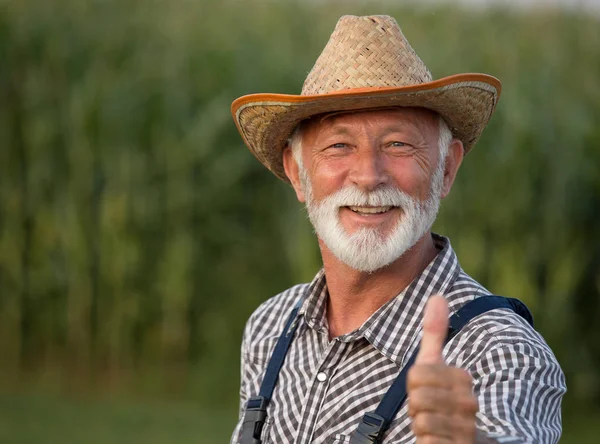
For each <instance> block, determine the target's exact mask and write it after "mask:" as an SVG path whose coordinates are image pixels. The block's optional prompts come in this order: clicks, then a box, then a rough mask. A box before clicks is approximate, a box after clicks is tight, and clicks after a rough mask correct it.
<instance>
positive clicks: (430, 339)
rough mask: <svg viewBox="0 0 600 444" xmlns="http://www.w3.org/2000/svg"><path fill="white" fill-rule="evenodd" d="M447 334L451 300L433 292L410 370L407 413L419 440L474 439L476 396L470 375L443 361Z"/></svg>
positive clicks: (425, 443) (420, 442) (430, 443)
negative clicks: (421, 335) (418, 347)
mask: <svg viewBox="0 0 600 444" xmlns="http://www.w3.org/2000/svg"><path fill="white" fill-rule="evenodd" d="M447 334H448V304H447V302H446V300H445V299H444V297H442V296H433V297H431V298H430V299H429V300H428V301H427V305H426V307H425V316H424V320H423V338H422V339H421V348H420V350H419V354H418V355H417V359H416V360H415V364H414V365H413V366H412V368H411V369H410V371H409V372H408V414H409V416H410V417H411V418H412V430H413V432H414V434H415V436H416V437H417V444H433V443H436V444H437V443H439V444H442V443H443V444H446V443H448V444H449V443H461V444H462V443H465V444H466V443H474V442H475V414H476V413H477V410H478V404H477V398H476V397H475V396H474V395H473V392H472V380H471V375H469V373H468V372H467V371H466V370H463V369H460V368H456V367H450V366H447V365H446V364H445V363H444V359H443V357H442V349H443V347H444V342H445V340H446V335H447Z"/></svg>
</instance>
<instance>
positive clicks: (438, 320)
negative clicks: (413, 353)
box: [415, 295, 449, 364]
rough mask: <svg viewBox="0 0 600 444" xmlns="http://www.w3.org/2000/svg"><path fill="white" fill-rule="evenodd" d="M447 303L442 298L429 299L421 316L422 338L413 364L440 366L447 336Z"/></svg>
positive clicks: (438, 296) (433, 297)
mask: <svg viewBox="0 0 600 444" xmlns="http://www.w3.org/2000/svg"><path fill="white" fill-rule="evenodd" d="M448 313H449V311H448V303H447V302H446V299H445V298H444V297H443V296H440V295H436V296H432V297H430V298H429V300H428V301H427V305H426V306H425V314H424V316H423V337H422V338H421V348H420V350H419V354H418V355H417V359H416V361H415V364H441V363H443V362H444V359H443V358H442V349H443V348H444V342H445V341H446V336H447V334H448Z"/></svg>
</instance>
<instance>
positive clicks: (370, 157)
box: [348, 149, 388, 191]
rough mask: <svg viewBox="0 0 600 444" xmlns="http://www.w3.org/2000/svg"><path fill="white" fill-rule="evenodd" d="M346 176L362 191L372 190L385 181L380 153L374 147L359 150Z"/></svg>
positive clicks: (386, 179)
mask: <svg viewBox="0 0 600 444" xmlns="http://www.w3.org/2000/svg"><path fill="white" fill-rule="evenodd" d="M348 178H349V180H350V181H352V183H354V184H355V185H356V186H357V187H359V188H360V189H362V190H363V191H372V190H374V189H376V188H377V187H379V186H381V185H383V184H385V183H387V181H388V175H387V172H386V170H385V164H384V159H383V158H382V155H381V153H380V152H378V150H375V149H365V150H359V151H358V152H357V153H356V154H355V161H354V162H353V163H352V168H351V170H350V174H349V175H348Z"/></svg>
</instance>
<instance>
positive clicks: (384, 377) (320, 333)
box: [231, 235, 566, 444]
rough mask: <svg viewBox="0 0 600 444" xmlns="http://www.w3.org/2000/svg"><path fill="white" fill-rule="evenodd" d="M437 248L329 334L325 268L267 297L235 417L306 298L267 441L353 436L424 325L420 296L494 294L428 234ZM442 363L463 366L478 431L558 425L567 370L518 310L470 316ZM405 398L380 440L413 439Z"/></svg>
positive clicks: (538, 435)
mask: <svg viewBox="0 0 600 444" xmlns="http://www.w3.org/2000/svg"><path fill="white" fill-rule="evenodd" d="M434 240H435V242H436V246H437V247H438V249H440V250H441V251H440V253H439V254H438V255H437V257H436V258H435V259H434V261H433V262H432V263H430V264H429V266H428V267H427V268H426V269H425V271H423V273H422V274H421V275H420V276H419V277H418V278H417V279H415V280H414V281H413V282H412V283H411V284H410V285H409V286H408V287H407V288H406V289H405V290H404V291H402V293H400V294H399V295H398V296H397V297H396V298H394V299H393V300H391V301H389V302H388V303H387V304H385V305H384V306H382V307H381V308H380V309H379V310H377V312H375V313H374V314H373V315H372V316H371V317H370V318H369V319H368V320H367V321H366V322H365V323H364V324H363V325H362V326H361V327H360V328H359V329H358V330H355V331H353V332H351V333H349V334H346V335H343V336H340V337H338V338H335V339H334V340H331V341H330V340H329V339H328V328H327V319H326V315H325V308H326V300H327V286H326V281H325V275H324V272H323V270H321V271H319V273H318V274H317V275H316V276H315V278H314V280H313V281H312V283H310V284H302V285H296V286H294V287H292V288H290V289H288V290H286V291H284V292H283V293H281V294H279V295H277V296H275V297H273V298H271V299H269V300H268V301H266V302H265V303H263V304H262V305H261V306H260V307H259V308H258V309H257V310H256V311H255V312H254V314H253V315H252V316H251V317H250V319H249V321H248V323H247V325H246V330H245V332H244V339H243V343H242V382H241V392H240V395H241V411H240V423H238V426H237V427H236V429H235V431H234V433H233V437H232V441H231V442H232V443H237V442H238V439H239V432H240V426H241V419H242V417H243V407H244V405H245V402H246V400H247V399H248V398H249V397H250V396H254V395H257V394H258V391H259V387H260V384H261V381H262V378H263V376H264V372H265V369H266V366H267V363H268V361H269V358H270V357H271V353H272V352H273V348H274V347H275V343H276V342H277V339H278V337H279V335H280V334H281V331H282V330H283V328H284V324H285V322H286V320H287V318H288V316H289V313H290V312H291V310H292V308H293V306H294V305H295V303H296V301H298V300H299V298H303V303H302V307H301V308H300V311H299V312H298V319H297V322H298V323H299V325H298V330H297V332H296V336H295V338H294V341H293V342H292V345H291V347H290V350H289V352H288V354H287V357H286V360H285V363H284V365H283V368H282V369H281V372H280V374H279V380H278V383H277V386H276V387H275V392H274V394H273V399H272V400H271V403H270V404H269V407H268V420H267V423H266V424H265V426H264V428H263V434H262V440H263V443H264V444H288V443H289V444H292V443H294V444H307V443H313V444H337V443H347V442H349V439H350V435H351V434H352V433H353V432H354V430H355V429H356V427H357V426H358V423H359V421H360V419H361V417H362V415H363V414H364V413H365V412H367V411H373V410H375V408H376V407H377V405H378V404H379V402H380V401H381V398H382V397H383V395H384V393H385V392H386V391H387V390H388V388H389V387H390V385H391V384H392V382H393V381H394V379H395V378H396V376H397V375H398V373H399V371H400V369H401V368H402V366H403V365H404V362H406V360H407V359H409V358H410V356H411V354H412V351H413V350H414V349H415V347H416V345H417V344H418V342H419V340H420V337H421V334H422V325H421V320H422V315H423V309H424V306H425V301H426V300H427V298H428V297H429V296H430V295H433V294H436V293H440V294H443V295H445V297H446V299H447V300H448V303H449V306H450V311H451V312H455V311H456V310H458V309H459V308H460V307H461V306H463V305H464V304H465V303H467V302H469V301H471V300H473V299H475V298H477V297H479V296H482V295H487V294H490V293H489V292H488V291H487V290H486V289H485V288H484V287H482V286H481V285H480V284H478V283H477V282H476V281H474V280H473V279H472V278H471V277H469V276H468V275H467V274H466V273H465V272H464V271H463V270H462V269H461V268H460V265H459V263H458V260H457V258H456V255H455V253H454V251H453V250H452V247H451V246H450V242H449V241H448V239H446V238H443V237H440V236H437V235H434ZM444 356H445V360H446V362H447V363H448V364H450V365H454V366H457V367H462V368H465V369H468V370H469V371H470V373H471V375H472V376H473V380H474V391H475V393H476V395H477V397H478V400H479V409H480V412H479V413H478V415H477V426H478V441H480V442H500V443H504V442H507V443H508V442H510V443H555V442H557V441H558V439H559V437H560V433H561V413H560V401H561V398H562V395H563V394H564V392H565V390H566V387H565V380H564V375H563V373H562V371H561V369H560V366H559V364H558V362H557V361H556V358H555V357H554V355H553V354H552V351H551V350H550V348H549V347H548V345H547V344H546V343H545V341H544V339H543V338H542V337H541V336H540V335H539V334H538V333H537V332H536V331H535V330H533V329H532V328H531V327H530V326H529V325H528V324H527V323H526V322H525V321H524V320H523V319H522V318H521V317H519V316H518V315H516V314H515V313H513V312H512V311H510V310H506V309H498V310H492V311H490V312H488V313H485V314H483V315H481V316H479V317H477V318H475V319H474V320H473V321H472V322H470V323H469V324H468V325H467V326H466V327H465V328H464V329H463V330H462V331H461V333H460V334H458V335H457V336H456V337H455V338H454V339H452V341H450V342H449V343H448V344H447V345H446V347H445V349H444ZM414 441H415V437H414V435H413V433H412V432H411V421H410V418H409V417H408V415H407V407H406V403H405V404H404V406H403V407H402V408H401V409H400V411H399V412H398V414H397V415H396V418H395V420H394V421H393V422H392V424H391V426H390V428H389V430H388V432H387V433H386V435H385V439H384V443H412V442H414Z"/></svg>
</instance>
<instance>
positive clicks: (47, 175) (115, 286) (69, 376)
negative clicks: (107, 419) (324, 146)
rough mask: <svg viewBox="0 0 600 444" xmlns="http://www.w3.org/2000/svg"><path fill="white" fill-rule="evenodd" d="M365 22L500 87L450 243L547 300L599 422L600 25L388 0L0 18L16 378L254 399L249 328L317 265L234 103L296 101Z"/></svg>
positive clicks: (546, 327)
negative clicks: (336, 47)
mask: <svg viewBox="0 0 600 444" xmlns="http://www.w3.org/2000/svg"><path fill="white" fill-rule="evenodd" d="M347 13H354V14H363V13H369V14H373V13H387V14H391V15H393V16H395V17H396V18H397V19H398V21H399V23H400V25H401V26H402V28H403V30H404V33H405V34H406V35H407V37H408V38H409V40H410V41H411V42H412V44H413V46H414V47H415V49H416V51H417V52H418V53H419V54H420V55H421V57H422V58H423V59H424V61H425V63H426V64H427V65H428V66H429V67H430V68H431V70H432V71H433V73H434V77H441V76H444V75H449V74H453V73H457V72H468V71H480V72H488V73H492V74H494V75H496V76H498V77H499V78H500V79H501V80H502V81H503V93H502V97H501V100H500V103H499V106H498V109H497V111H496V114H495V116H494V117H493V119H492V121H491V123H490V126H489V127H488V129H486V131H485V133H484V136H483V138H482V139H481V141H480V142H479V143H478V146H477V148H476V149H475V150H474V151H473V152H472V153H471V154H469V155H468V156H467V157H466V158H465V160H464V164H463V167H462V169H461V171H460V173H459V177H458V180H457V183H456V185H455V188H454V190H453V192H452V193H451V195H450V197H449V198H448V199H447V201H446V202H445V203H444V204H443V206H442V212H441V214H440V217H439V220H438V222H437V224H436V230H437V231H439V232H441V233H444V234H446V235H449V236H450V237H451V239H452V241H453V245H454V247H455V248H456V250H457V251H458V254H459V258H460V259H461V261H462V264H463V267H464V268H465V269H466V271H467V272H469V273H470V274H472V275H473V276H474V277H476V278H477V279H479V280H480V281H482V282H483V283H484V284H486V285H488V286H489V288H490V289H491V290H492V291H494V292H496V293H499V294H505V295H510V296H514V297H519V298H521V299H523V300H524V301H526V302H527V303H528V304H529V305H530V306H531V308H532V309H533V311H534V313H535V316H536V321H537V326H538V329H539V330H540V331H541V332H542V333H543V334H544V335H545V337H546V338H547V339H548V341H549V342H550V344H551V345H552V347H553V349H554V350H555V353H556V354H557V356H558V358H559V360H560V361H561V363H562V365H563V368H564V370H565V372H566V373H567V377H568V384H569V388H570V392H569V395H568V396H569V397H568V398H567V401H566V405H568V406H571V407H570V408H573V409H575V408H576V407H577V408H579V409H581V408H582V406H584V407H585V408H588V407H590V406H595V407H598V406H600V322H598V321H599V320H600V306H599V303H600V298H599V290H600V243H598V242H597V240H596V236H597V234H598V233H599V232H600V218H598V216H597V214H598V211H599V209H600V171H599V165H600V129H599V128H598V122H599V121H600V86H599V84H598V79H600V20H599V18H598V17H594V16H589V15H584V14H575V13H571V14H567V13H559V12H556V11H546V12H544V11H538V12H535V11H532V12H527V13H521V14H515V13H510V12H507V11H503V10H485V11H477V12H469V11H465V10H462V9H456V8H451V7H441V6H437V7H435V8H425V7H416V6H395V5H392V4H391V2H390V3H389V4H383V5H379V6H378V7H376V8H374V7H372V6H371V7H367V6H365V5H362V4H356V3H351V4H348V3H343V4H342V3H341V2H309V3H295V2H291V1H288V2H276V1H268V2H259V1H247V2H242V1H232V0H222V1H218V0H202V1H195V2H192V1H186V0H172V1H169V2H167V1H155V2H144V1H139V0H137V1H136V0H120V1H116V0H95V1H92V0H88V1H81V2H78V1H66V0H64V1H61V0H28V1H27V2H22V1H17V0H14V1H8V0H3V1H1V2H0V55H1V60H2V63H0V97H1V101H0V142H1V149H0V356H2V359H0V373H1V374H2V375H3V378H2V379H3V380H4V381H9V382H8V383H10V384H13V383H14V384H17V385H18V384H32V383H34V382H35V383H39V384H44V383H48V384H59V385H60V386H61V387H62V388H63V389H65V390H102V391H105V390H109V391H118V392H120V391H126V392H128V391H134V392H142V393H156V394H158V395H175V396H191V397H196V398H197V397H200V398H203V399H204V398H207V399H208V398H210V399H217V400H218V401H220V402H222V403H223V404H225V405H227V406H233V405H235V403H236V387H237V384H238V371H239V370H238V355H239V342H240V338H241V333H242V328H243V324H244V321H245V320H246V318H247V317H248V315H249V314H250V313H251V311H252V310H253V309H254V308H255V307H256V306H257V305H258V304H259V303H260V302H261V301H263V300H265V299H266V298H268V297H270V296H272V295H273V294H275V293H277V292H279V291H281V290H282V289H284V288H287V287H288V286H291V285H292V284H294V283H297V282H299V281H306V280H309V279H311V277H312V275H313V274H314V273H315V272H316V270H317V269H318V267H319V264H320V262H319V255H318V249H317V246H316V243H315V241H314V237H313V235H312V231H311V228H310V226H309V224H308V222H307V220H306V217H305V214H304V212H303V210H302V208H301V206H300V205H299V204H298V203H296V202H295V198H294V195H293V193H292V192H291V190H290V189H289V188H288V187H287V186H286V185H284V184H283V183H281V182H279V181H278V180H277V179H276V178H274V177H273V176H272V175H270V174H269V173H268V172H267V171H266V170H265V169H264V168H263V167H262V166H261V165H260V164H259V163H258V162H257V161H256V160H255V159H254V158H253V157H252V156H251V154H249V152H248V151H247V150H246V149H245V148H244V146H243V144H242V141H241V139H240V138H239V135H238V134H237V132H236V129H235V126H234V124H233V122H232V119H231V117H230V115H229V106H230V103H231V101H232V100H233V99H234V98H236V97H238V96H240V95H242V94H247V93H252V92H259V91H260V92H267V91H272V92H284V93H298V92H299V90H300V88H301V84H302V81H303V79H304V77H305V76H306V73H307V72H308V71H309V70H310V68H311V66H312V63H313V62H314V60H315V59H316V57H317V56H318V54H319V52H320V50H321V49H322V47H323V46H324V44H325V42H326V40H327V37H328V35H329V33H330V32H331V31H332V29H333V26H334V24H335V21H336V20H337V18H338V17H339V16H340V15H342V14H347ZM44 381H46V382H44Z"/></svg>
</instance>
